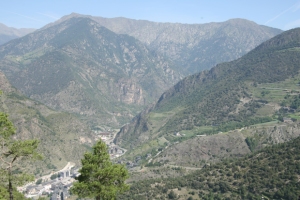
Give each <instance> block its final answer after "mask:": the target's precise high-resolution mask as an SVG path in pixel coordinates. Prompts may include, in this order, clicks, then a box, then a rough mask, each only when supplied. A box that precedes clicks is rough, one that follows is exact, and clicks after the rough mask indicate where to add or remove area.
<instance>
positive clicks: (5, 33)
mask: <svg viewBox="0 0 300 200" xmlns="http://www.w3.org/2000/svg"><path fill="white" fill-rule="evenodd" d="M33 31H35V29H33V28H21V29H16V28H12V27H8V26H6V25H4V24H1V23H0V45H2V44H4V43H6V42H8V41H10V40H12V39H16V38H19V37H23V36H24V35H27V34H28V33H32V32H33Z"/></svg>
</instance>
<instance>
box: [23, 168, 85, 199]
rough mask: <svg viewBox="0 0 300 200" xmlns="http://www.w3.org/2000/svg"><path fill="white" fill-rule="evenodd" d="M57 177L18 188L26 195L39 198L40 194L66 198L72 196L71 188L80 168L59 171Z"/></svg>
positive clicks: (53, 197)
mask: <svg viewBox="0 0 300 200" xmlns="http://www.w3.org/2000/svg"><path fill="white" fill-rule="evenodd" d="M56 175H57V177H56V178H54V179H53V180H51V179H50V180H49V179H47V180H44V181H42V182H41V183H40V184H37V183H31V184H28V185H26V186H24V187H21V188H18V190H19V191H20V192H23V193H24V194H25V197H27V198H32V199H38V198H39V197H40V196H47V197H50V199H51V200H64V199H67V198H68V197H69V196H70V193H69V189H70V188H71V186H72V185H73V182H74V181H75V177H76V176H78V175H79V173H78V170H75V169H74V168H71V169H64V170H61V171H59V172H58V173H57V174H56Z"/></svg>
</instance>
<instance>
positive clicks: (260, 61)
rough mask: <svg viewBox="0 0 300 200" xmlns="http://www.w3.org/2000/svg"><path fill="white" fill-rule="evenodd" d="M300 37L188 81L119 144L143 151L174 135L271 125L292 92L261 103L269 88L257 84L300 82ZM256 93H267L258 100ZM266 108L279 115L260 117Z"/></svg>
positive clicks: (130, 127)
mask: <svg viewBox="0 0 300 200" xmlns="http://www.w3.org/2000/svg"><path fill="white" fill-rule="evenodd" d="M299 35H300V28H298V29H293V30H290V31H286V32H284V33H282V34H281V35H278V36H275V37H274V38H272V39H270V40H269V41H266V42H265V43H263V44H261V45H260V46H258V47H257V48H256V49H254V50H252V51H250V52H249V53H248V54H246V55H245V56H243V57H241V58H239V59H237V60H235V61H231V62H227V63H222V64H218V65H217V66H216V67H214V68H212V69H211V70H209V71H203V72H200V73H197V74H194V75H191V76H188V77H186V78H184V79H183V80H181V81H180V82H179V83H177V84H176V85H175V86H173V87H172V88H170V89H169V90H167V91H166V92H165V93H164V94H163V95H162V96H161V97H160V99H159V100H158V101H157V103H156V104H155V105H154V106H153V107H151V108H150V109H149V111H145V112H142V113H141V114H139V115H138V116H137V117H136V118H134V119H133V121H132V122H131V123H130V124H127V125H126V126H124V127H123V128H122V129H121V130H120V132H119V133H118V135H117V137H116V138H115V143H117V144H119V145H123V146H124V147H130V146H131V147H133V146H143V145H146V144H147V142H150V141H154V140H155V139H157V138H159V137H164V138H166V137H167V138H169V139H172V137H171V135H173V133H174V132H175V133H176V132H181V131H187V130H193V129H195V132H197V129H201V127H206V128H205V129H204V131H202V133H206V134H211V133H217V132H218V131H223V130H231V129H232V128H234V127H243V126H247V125H251V123H252V124H253V123H259V122H260V121H265V120H267V121H269V120H272V117H273V115H274V114H276V112H275V111H279V108H281V106H280V104H281V102H280V101H283V100H284V99H285V98H286V97H285V98H284V95H288V91H290V90H287V89H282V91H283V92H282V94H281V95H283V96H279V97H280V100H277V101H276V102H272V99H268V101H267V100H262V99H264V95H265V92H266V89H265V87H266V86H261V88H262V89H260V87H259V86H257V84H267V83H274V82H279V81H284V80H286V79H288V78H290V79H292V77H294V79H295V80H294V81H292V82H295V81H296V80H297V78H298V75H297V74H298V73H299V66H298V63H299V62H300V60H299V52H300V51H299V46H300V45H299V44H300V43H299V41H300V37H299ZM283 38H285V39H286V40H282V39H283ZM279 41H281V43H280V42H279ZM278 42H279V43H280V44H281V46H278ZM273 44H274V45H275V46H274V45H273ZM276 44H277V46H276ZM272 45H273V46H274V47H276V48H274V47H273V46H272ZM267 47H268V48H267ZM292 80H293V79H292ZM291 84H292V83H291ZM293 87H294V86H293ZM253 90H259V91H262V92H261V93H260V94H257V93H253ZM268 92H269V93H270V91H269V90H268ZM296 94H297V93H296ZM279 97H277V98H279ZM273 101H274V100H273ZM266 102H267V103H270V104H271V103H272V104H271V105H272V106H274V109H273V110H272V111H268V114H267V115H261V114H259V113H260V110H263V109H266V107H268V106H269V105H267V104H266ZM268 109H269V108H268ZM264 112H265V111H264ZM260 123H261V122H260ZM239 124H240V125H239ZM242 124H244V125H242ZM230 128H231V129H230ZM205 130H206V131H205ZM198 134H201V132H200V133H198ZM141 148H142V147H141ZM137 151H138V150H137Z"/></svg>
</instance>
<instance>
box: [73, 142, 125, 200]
mask: <svg viewBox="0 0 300 200" xmlns="http://www.w3.org/2000/svg"><path fill="white" fill-rule="evenodd" d="M81 163H82V168H81V169H80V170H79V172H80V175H79V177H77V178H76V179H77V180H78V182H76V183H74V185H73V187H72V188H71V192H72V193H73V194H77V195H78V196H79V197H80V198H81V197H89V198H95V199H96V200H100V199H101V200H106V199H116V196H117V195H118V194H119V193H122V192H124V191H126V190H128V189H129V186H128V185H127V184H125V180H126V179H127V178H128V177H129V176H128V171H127V169H126V168H125V166H124V165H119V164H113V163H112V162H111V160H110V157H109V154H108V150H107V146H106V144H105V143H104V142H103V141H101V140H100V141H98V142H97V143H96V144H95V145H94V146H93V150H92V152H91V153H85V154H84V158H83V159H82V160H81Z"/></svg>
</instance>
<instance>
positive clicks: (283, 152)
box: [120, 137, 300, 200]
mask: <svg viewBox="0 0 300 200" xmlns="http://www.w3.org/2000/svg"><path fill="white" fill-rule="evenodd" d="M299 145H300V138H299V137H298V138H296V139H294V140H293V141H290V142H286V143H283V144H279V145H274V146H271V147H267V148H264V149H263V150H261V151H258V152H256V153H253V154H249V155H248V156H246V157H244V158H241V159H225V160H224V161H223V162H220V163H217V164H207V165H206V166H205V167H204V168H203V169H201V170H197V171H195V172H193V173H190V174H189V175H186V176H182V177H177V178H170V177H169V178H164V179H162V178H157V179H150V180H149V179H148V180H142V181H139V182H137V183H132V185H131V187H130V191H129V192H128V193H127V194H126V195H123V196H121V197H120V199H139V200H140V199H188V198H189V199H262V198H266V199H295V200H296V199H298V197H299V196H300V185H299V176H300V172H299V169H300V168H299V167H300V157H299V155H300V152H299V150H300V149H299ZM169 170H171V169H169Z"/></svg>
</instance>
